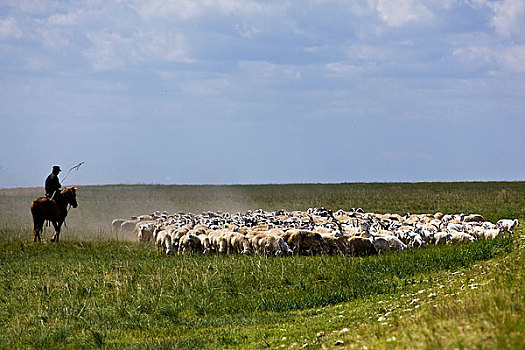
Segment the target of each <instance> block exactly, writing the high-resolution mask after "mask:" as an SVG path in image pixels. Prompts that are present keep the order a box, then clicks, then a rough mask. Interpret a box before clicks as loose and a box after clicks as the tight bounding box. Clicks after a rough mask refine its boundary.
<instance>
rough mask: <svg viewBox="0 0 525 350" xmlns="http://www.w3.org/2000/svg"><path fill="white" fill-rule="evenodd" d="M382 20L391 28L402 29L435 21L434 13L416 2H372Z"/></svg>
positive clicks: (381, 0)
mask: <svg viewBox="0 0 525 350" xmlns="http://www.w3.org/2000/svg"><path fill="white" fill-rule="evenodd" d="M374 2H375V3H376V6H375V8H376V10H377V11H378V13H379V15H380V17H381V19H382V20H383V21H385V22H386V23H387V24H388V25H389V26H390V27H401V26H403V25H405V24H407V23H410V22H425V23H428V21H432V20H433V14H432V12H431V11H430V10H429V9H428V8H427V7H426V6H425V5H423V4H422V3H421V2H419V1H416V0H371V3H372V4H373V3H374Z"/></svg>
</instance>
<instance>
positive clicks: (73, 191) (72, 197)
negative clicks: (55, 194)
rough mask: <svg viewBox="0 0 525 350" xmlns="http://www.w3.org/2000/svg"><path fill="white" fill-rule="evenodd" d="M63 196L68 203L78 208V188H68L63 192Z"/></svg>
mask: <svg viewBox="0 0 525 350" xmlns="http://www.w3.org/2000/svg"><path fill="white" fill-rule="evenodd" d="M61 194H62V196H63V197H64V198H65V199H66V201H67V202H68V203H69V204H71V206H72V207H73V208H76V207H77V206H78V204H77V188H76V187H73V186H69V187H66V188H64V189H63V190H62V192H61Z"/></svg>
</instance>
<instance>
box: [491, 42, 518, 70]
mask: <svg viewBox="0 0 525 350" xmlns="http://www.w3.org/2000/svg"><path fill="white" fill-rule="evenodd" d="M496 59H497V61H498V63H499V64H500V65H501V66H502V67H504V68H505V69H507V70H509V71H511V72H514V73H525V45H515V46H512V47H510V48H509V49H507V50H505V51H503V52H501V53H498V54H497V56H496Z"/></svg>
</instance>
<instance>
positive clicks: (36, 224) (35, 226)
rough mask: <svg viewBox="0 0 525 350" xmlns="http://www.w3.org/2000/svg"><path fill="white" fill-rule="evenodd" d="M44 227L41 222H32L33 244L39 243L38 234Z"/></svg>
mask: <svg viewBox="0 0 525 350" xmlns="http://www.w3.org/2000/svg"><path fill="white" fill-rule="evenodd" d="M43 226H44V222H43V221H39V220H34V221H33V242H37V241H38V242H40V241H41V238H40V233H41V232H42V227H43Z"/></svg>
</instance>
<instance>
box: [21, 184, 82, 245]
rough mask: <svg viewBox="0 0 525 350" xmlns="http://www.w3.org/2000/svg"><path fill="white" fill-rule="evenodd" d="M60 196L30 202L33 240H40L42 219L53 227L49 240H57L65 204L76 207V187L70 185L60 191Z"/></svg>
mask: <svg viewBox="0 0 525 350" xmlns="http://www.w3.org/2000/svg"><path fill="white" fill-rule="evenodd" d="M60 194H61V195H60V196H57V198H54V199H51V198H46V197H40V198H37V199H35V200H34V201H33V203H31V214H33V242H36V241H40V233H41V232H42V227H43V226H44V221H45V220H49V221H51V223H52V224H53V227H54V228H55V235H54V236H53V238H51V242H58V238H59V236H60V227H61V226H62V224H63V223H64V221H65V220H66V216H67V205H68V204H71V206H72V207H73V208H76V207H77V205H78V204H77V188H76V187H73V186H70V187H66V188H64V189H63V190H62V191H61V192H60Z"/></svg>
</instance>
